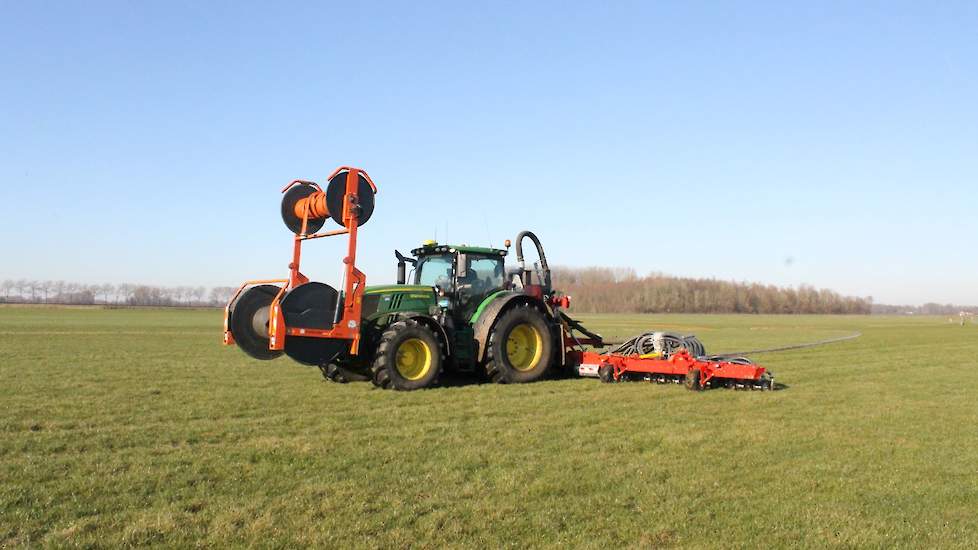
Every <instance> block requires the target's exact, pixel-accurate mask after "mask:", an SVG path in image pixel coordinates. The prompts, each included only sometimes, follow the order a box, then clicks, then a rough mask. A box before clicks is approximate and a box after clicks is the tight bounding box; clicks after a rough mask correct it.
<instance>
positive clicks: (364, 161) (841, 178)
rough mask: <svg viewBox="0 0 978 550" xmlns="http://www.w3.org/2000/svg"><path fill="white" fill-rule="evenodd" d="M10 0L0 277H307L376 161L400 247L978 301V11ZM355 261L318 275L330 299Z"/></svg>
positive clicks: (190, 280) (375, 269) (369, 253)
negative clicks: (505, 244) (529, 247)
mask: <svg viewBox="0 0 978 550" xmlns="http://www.w3.org/2000/svg"><path fill="white" fill-rule="evenodd" d="M353 4H359V3H349V2H346V3H337V4H335V5H325V4H319V3H316V4H286V3H254V4H250V3H245V2H220V3H218V2H186V3H181V2H120V3H109V2H78V3H62V2H50V3H49V2H44V3H42V2H0V69H2V72H0V74H2V79H3V85H2V86H0V128H2V132H0V188H2V190H3V193H2V200H0V233H2V235H3V240H4V253H3V255H2V258H3V259H2V260H0V278H21V277H28V278H46V279H65V280H74V281H80V282H146V283H156V284H168V285H171V284H172V285H176V284H204V285H235V284H237V283H238V282H239V281H240V280H243V279H246V278H252V277H269V276H281V275H284V273H285V271H286V265H287V264H288V261H289V252H290V240H291V237H290V234H289V233H288V232H287V230H286V229H285V228H284V226H283V225H282V223H281V220H280V218H279V214H278V208H279V206H278V203H279V190H280V189H281V187H282V186H283V185H284V184H285V183H287V182H288V181H290V180H291V179H294V178H305V179H314V180H319V181H322V180H323V179H324V178H325V177H326V176H327V175H328V174H329V173H330V172H331V171H332V170H333V169H334V168H335V167H336V166H339V165H342V164H352V165H356V166H361V167H363V168H365V169H367V171H368V172H369V173H370V174H371V176H372V177H373V178H374V180H375V181H376V182H377V184H378V187H379V189H380V193H379V194H378V196H377V209H376V212H375V213H374V216H373V219H371V221H370V222H369V223H368V224H367V225H365V226H364V229H363V231H362V232H361V242H362V245H361V248H360V259H361V264H362V267H363V270H364V271H365V272H366V273H367V275H368V281H369V282H371V283H382V282H389V281H391V280H392V279H393V277H394V259H393V252H392V251H393V249H394V248H395V247H397V248H400V249H401V250H407V249H410V248H412V247H413V246H416V245H417V243H419V242H420V241H422V240H423V239H427V238H431V237H434V236H435V235H436V233H437V237H438V238H439V239H442V240H443V239H444V238H445V237H446V235H447V237H448V239H449V240H451V241H452V242H465V243H468V244H484V243H486V242H487V241H491V242H492V243H493V244H495V245H497V246H498V245H499V244H501V242H502V241H503V239H505V238H512V237H513V236H515V234H516V233H517V232H518V231H520V230H521V229H524V228H528V229H533V230H535V231H536V232H537V233H538V234H539V235H540V236H541V238H542V239H543V240H544V244H545V246H546V248H547V254H548V257H549V258H551V259H552V262H553V263H557V264H564V265H614V266H630V267H634V268H635V269H636V270H637V271H638V272H640V273H645V272H649V271H659V272H665V273H671V274H676V275H690V276H700V277H716V278H718V279H726V280H747V281H759V282H764V283H773V284H779V285H798V284H802V283H807V284H812V285H815V286H817V287H828V288H832V289H835V290H837V291H840V292H842V293H845V294H852V295H860V296H866V295H871V296H873V297H874V298H875V299H876V301H878V302H886V303H921V302H924V301H931V300H933V301H939V302H956V303H970V304H978V285H976V284H975V283H976V277H975V275H976V273H978V257H976V255H975V254H974V253H973V251H974V249H975V247H974V242H975V237H976V235H978V231H976V230H978V218H976V216H975V209H976V206H978V99H976V98H978V31H976V29H978V3H975V2H961V3H953V2H942V3H939V4H940V5H938V3H924V2H916V3H913V2H910V3H899V2H878V3H871V2H855V3H854V2H840V3H829V2H824V3H823V2H815V3H813V2H805V3H800V2H799V3H788V2H771V3H742V4H734V3H712V2H711V3H698V2H674V3H652V2H635V3H603V2H594V3H589V4H574V3H570V2H555V3H549V4H545V3H534V4H533V5H525V4H524V3H486V4H476V3H467V2H456V3H444V4H433V3H414V2H403V3H396V4H384V3H371V4H365V5H356V6H354V5H353ZM341 248H342V247H341V243H340V242H339V240H338V239H337V240H336V242H329V243H322V242H317V243H313V244H311V245H310V246H309V247H308V248H307V253H306V255H305V256H304V258H305V263H304V268H305V269H304V271H306V272H307V274H309V275H310V276H312V277H313V278H315V279H320V280H325V281H335V280H336V278H337V275H338V273H339V270H340V258H341Z"/></svg>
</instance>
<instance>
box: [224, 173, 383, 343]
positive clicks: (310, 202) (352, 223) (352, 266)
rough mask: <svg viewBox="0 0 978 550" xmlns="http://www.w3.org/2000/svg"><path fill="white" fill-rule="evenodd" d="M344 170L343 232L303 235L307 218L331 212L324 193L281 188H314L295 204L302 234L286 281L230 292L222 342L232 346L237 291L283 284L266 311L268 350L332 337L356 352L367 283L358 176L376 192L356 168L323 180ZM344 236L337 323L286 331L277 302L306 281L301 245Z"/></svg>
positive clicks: (267, 281) (295, 241)
mask: <svg viewBox="0 0 978 550" xmlns="http://www.w3.org/2000/svg"><path fill="white" fill-rule="evenodd" d="M344 170H346V171H347V173H346V193H345V194H344V196H343V213H342V220H343V225H344V228H343V229H337V230H334V231H326V232H324V233H314V234H311V235H307V234H306V228H307V227H308V223H309V220H310V219H318V218H323V217H326V216H329V215H330V214H331V213H330V212H328V211H327V210H326V208H325V200H324V198H323V197H324V193H323V190H322V188H321V187H319V185H318V184H317V183H315V182H311V181H304V180H294V181H292V182H291V183H289V184H288V185H286V186H285V187H284V188H283V189H282V193H285V192H286V191H288V190H289V189H290V188H291V187H292V186H293V185H296V184H300V185H312V186H313V187H315V188H316V193H313V194H312V195H310V196H309V197H307V198H306V199H302V200H300V201H299V202H298V203H297V204H296V215H300V209H301V217H302V231H301V232H300V233H299V234H297V235H295V237H294V238H293V244H292V262H291V263H290V264H289V278H288V279H264V280H253V281H245V282H244V284H242V285H241V286H240V287H239V288H238V291H237V292H235V293H234V296H233V297H232V298H231V300H230V301H229V302H228V305H227V307H226V308H225V309H224V343H225V344H227V345H231V344H233V343H234V336H233V335H232V334H231V332H230V330H228V315H229V313H230V307H231V304H232V303H234V300H235V299H237V297H238V295H240V294H241V292H242V291H243V290H244V289H245V288H247V287H249V286H252V285H257V284H270V283H285V286H283V287H282V289H281V290H280V291H279V293H278V294H277V295H276V296H275V298H274V299H273V300H272V304H271V306H270V308H269V315H268V319H269V323H268V348H269V349H272V350H283V349H285V340H286V338H288V337H289V336H304V337H311V338H336V339H343V340H350V353H351V354H353V355H356V354H357V353H358V352H359V349H360V312H361V308H362V304H363V290H364V287H365V286H366V283H367V276H366V275H364V274H363V272H362V271H360V270H359V269H357V267H356V260H357V229H358V228H359V225H360V224H359V216H360V215H359V212H358V209H357V208H356V206H357V205H358V204H359V199H360V195H359V186H360V185H359V184H360V180H359V177H358V176H359V175H360V174H362V175H363V177H364V179H365V180H367V183H369V184H370V187H371V189H372V190H373V192H374V193H376V192H377V186H376V185H375V184H374V182H373V180H372V179H370V176H369V175H368V174H367V172H366V171H364V170H362V169H360V168H354V167H352V166H341V167H339V168H337V169H336V170H335V171H334V172H333V173H332V174H330V175H329V177H328V178H326V180H327V181H330V180H332V179H333V178H334V177H336V176H337V175H338V174H339V173H341V172H343V171H344ZM344 234H346V235H348V236H349V239H348V241H347V251H346V257H345V258H343V264H344V266H345V269H344V273H343V311H342V315H341V316H340V320H339V322H337V323H336V324H335V325H333V328H331V329H328V330H322V329H309V328H290V327H288V326H286V325H285V318H284V316H283V315H282V307H281V299H282V296H284V295H285V293H286V292H287V291H289V290H291V289H293V288H295V287H297V286H299V285H301V284H305V283H307V282H309V278H308V277H306V276H305V275H303V274H302V272H301V271H300V270H299V264H300V261H301V258H302V243H303V242H304V241H307V240H312V239H320V238H323V237H333V236H336V235H344Z"/></svg>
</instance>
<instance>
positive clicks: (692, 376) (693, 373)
mask: <svg viewBox="0 0 978 550" xmlns="http://www.w3.org/2000/svg"><path fill="white" fill-rule="evenodd" d="M686 389H687V390H690V391H700V390H702V389H703V388H702V387H701V386H700V369H690V370H689V372H687V373H686Z"/></svg>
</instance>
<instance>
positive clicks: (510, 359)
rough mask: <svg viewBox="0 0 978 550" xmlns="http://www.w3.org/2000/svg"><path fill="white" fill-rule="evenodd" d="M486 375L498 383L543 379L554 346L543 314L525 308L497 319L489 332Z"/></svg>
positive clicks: (533, 309) (512, 310)
mask: <svg viewBox="0 0 978 550" xmlns="http://www.w3.org/2000/svg"><path fill="white" fill-rule="evenodd" d="M486 347H487V349H486V363H485V368H486V375H487V376H488V377H489V379H490V380H492V381H493V382H496V383H500V384H506V383H521V382H533V381H535V380H539V379H540V378H543V376H544V375H545V374H546V373H547V369H548V368H549V367H550V363H551V362H552V361H553V353H554V345H553V338H552V337H551V334H550V326H549V325H548V323H547V319H546V317H544V314H543V313H542V312H541V311H540V310H538V309H536V308H534V307H531V306H529V305H526V304H524V305H520V306H516V307H514V308H512V309H510V310H508V311H506V312H505V313H503V314H502V316H500V318H499V320H498V321H496V325H495V326H494V327H493V329H492V332H491V333H489V342H488V345H487V346H486Z"/></svg>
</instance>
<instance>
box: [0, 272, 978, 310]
mask: <svg viewBox="0 0 978 550" xmlns="http://www.w3.org/2000/svg"><path fill="white" fill-rule="evenodd" d="M553 282H554V287H555V288H557V289H559V290H561V291H563V292H564V293H565V294H569V295H571V296H573V302H572V303H573V306H572V307H573V310H574V311H580V312H583V313H836V314H839V313H848V314H861V315H864V314H869V313H875V314H885V315H958V313H960V312H970V313H976V314H978V307H962V306H956V305H952V304H934V303H930V304H924V305H922V306H890V305H883V304H874V303H873V299H872V298H871V297H866V298H858V297H850V296H841V295H840V294H838V293H836V292H833V291H831V290H816V289H815V288H812V287H810V286H801V287H798V288H782V287H776V286H771V285H761V284H756V283H735V282H729V281H718V280H715V279H692V278H683V277H671V276H668V275H661V274H651V275H647V276H645V277H639V276H638V275H636V274H635V270H633V269H628V268H606V267H584V268H569V267H557V268H554V270H553ZM235 290H237V288H236V287H230V286H218V287H204V286H169V287H167V286H154V285H140V284H133V283H120V284H79V283H70V282H65V281H42V280H29V279H18V280H13V279H7V280H5V281H2V282H0V303H14V304H67V305H108V306H171V307H223V306H224V305H225V304H226V303H227V301H228V300H229V299H230V298H231V295H232V294H233V293H234V291H235Z"/></svg>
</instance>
